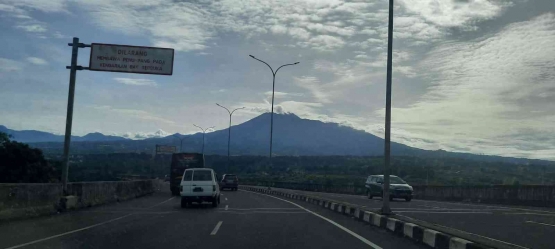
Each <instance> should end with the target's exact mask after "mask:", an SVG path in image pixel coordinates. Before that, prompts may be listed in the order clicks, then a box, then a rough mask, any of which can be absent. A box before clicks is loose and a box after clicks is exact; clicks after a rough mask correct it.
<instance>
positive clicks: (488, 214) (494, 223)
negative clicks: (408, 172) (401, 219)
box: [273, 188, 555, 249]
mask: <svg viewBox="0 0 555 249" xmlns="http://www.w3.org/2000/svg"><path fill="white" fill-rule="evenodd" d="M273 189H275V190H282V191H289V192H296V193H303V194H308V195H315V196H322V197H325V198H328V199H332V200H337V201H341V202H348V203H352V204H356V205H360V206H365V207H367V208H368V209H373V210H378V209H379V208H380V207H381V205H382V201H381V199H380V198H374V199H372V200H370V199H368V198H367V197H366V196H358V195H344V194H333V193H321V192H310V191H298V190H289V189H278V188H273ZM391 208H392V210H393V212H394V213H396V214H399V215H404V216H408V217H411V218H415V219H419V220H423V221H427V222H431V223H435V224H438V225H443V226H447V227H451V228H455V229H459V230H462V231H465V232H469V233H473V234H478V235H481V236H485V237H489V238H493V239H497V240H501V241H504V242H508V243H512V244H516V245H519V246H523V247H528V248H540V249H542V248H546V249H547V248H554V246H553V241H552V239H553V238H552V237H553V235H555V209H554V208H536V207H521V206H503V205H490V204H488V205H485V204H474V203H458V202H442V201H428V200H415V199H413V200H412V201H411V202H406V201H405V200H403V199H395V200H394V201H392V202H391Z"/></svg>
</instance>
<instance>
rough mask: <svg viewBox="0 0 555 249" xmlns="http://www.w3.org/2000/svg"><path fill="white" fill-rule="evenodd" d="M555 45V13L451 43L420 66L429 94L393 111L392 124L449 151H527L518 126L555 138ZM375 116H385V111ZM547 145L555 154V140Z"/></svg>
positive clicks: (380, 111)
mask: <svg viewBox="0 0 555 249" xmlns="http://www.w3.org/2000/svg"><path fill="white" fill-rule="evenodd" d="M554 43H555V15H554V14H552V13H549V14H544V15H541V16H539V17H537V18H534V19H532V20H529V21H524V22H519V23H514V24H511V25H508V26H507V27H505V28H504V29H503V30H501V31H500V32H499V33H497V34H492V35H487V36H484V37H482V38H479V39H476V40H472V41H468V42H445V43H444V44H443V45H441V46H439V47H437V48H436V49H434V50H433V51H431V52H430V53H429V54H428V55H427V57H426V58H425V59H424V60H423V61H422V63H421V64H420V65H419V68H418V69H417V70H418V71H419V72H422V73H421V74H420V76H422V77H425V78H428V79H430V81H431V85H430V86H429V87H428V89H429V91H428V92H427V93H425V94H424V95H423V96H422V97H421V99H420V100H419V101H418V102H417V103H415V104H413V105H411V106H409V107H406V108H398V107H397V108H393V110H392V113H393V114H392V123H393V124H396V125H397V126H398V127H400V128H402V129H404V130H407V131H408V132H409V133H410V134H411V135H412V136H414V137H428V138H429V139H431V140H434V141H437V142H438V143H439V144H441V146H444V147H447V148H456V147H464V148H470V150H471V151H472V152H474V153H477V152H483V151H480V150H482V149H484V150H486V151H488V153H491V154H505V155H511V153H513V154H512V155H516V154H515V153H517V151H520V152H519V153H524V152H522V151H521V149H519V147H522V148H523V147H526V146H528V147H530V146H529V145H526V144H524V143H525V141H523V140H519V139H516V138H515V137H514V136H512V135H511V134H518V133H519V132H515V131H518V130H522V129H525V128H527V129H532V130H536V131H537V133H538V134H540V133H541V134H543V135H542V136H555V128H553V126H552V122H553V120H555V111H554V110H553V109H552V108H551V106H553V105H555V99H549V98H542V96H545V95H543V94H544V93H555V86H553V82H554V81H555V70H554V69H555V66H553V65H554V64H555V59H554V58H555V47H554V46H549V45H547V44H554ZM540 98H541V101H539V100H538V99H540ZM532 111H535V112H532ZM538 111H539V112H538ZM376 113H377V114H379V115H380V116H383V109H381V110H379V111H377V112H376ZM500 137H502V138H503V139H499V138H500ZM484 141H485V142H484ZM528 142H529V141H528ZM532 142H538V140H536V141H532ZM484 144H486V145H488V146H489V147H488V146H485V145H484ZM543 148H545V149H549V150H551V151H552V152H555V144H553V143H543ZM542 153H544V152H542ZM525 154H526V156H527V157H538V156H539V155H536V154H534V152H531V151H528V152H525ZM520 155H522V154H520Z"/></svg>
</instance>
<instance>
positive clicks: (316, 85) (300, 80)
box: [293, 76, 331, 103]
mask: <svg viewBox="0 0 555 249" xmlns="http://www.w3.org/2000/svg"><path fill="white" fill-rule="evenodd" d="M293 80H294V82H295V84H296V85H297V86H299V87H302V88H304V89H306V90H308V91H309V92H310V93H311V94H312V96H313V97H314V98H315V99H316V100H317V101H318V102H320V103H330V102H331V100H330V98H329V95H328V94H327V93H325V92H324V91H322V90H323V89H322V86H321V84H320V81H319V80H318V78H316V77H309V76H304V77H293Z"/></svg>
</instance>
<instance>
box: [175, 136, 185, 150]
mask: <svg viewBox="0 0 555 249" xmlns="http://www.w3.org/2000/svg"><path fill="white" fill-rule="evenodd" d="M173 136H174V137H176V138H177V139H179V152H183V140H184V139H185V137H183V136H182V137H179V136H178V135H177V134H174V135H173Z"/></svg>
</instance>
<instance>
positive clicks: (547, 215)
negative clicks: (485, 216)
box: [503, 213, 555, 216]
mask: <svg viewBox="0 0 555 249" xmlns="http://www.w3.org/2000/svg"><path fill="white" fill-rule="evenodd" d="M503 214H507V215H540V216H555V215H553V214H538V213H503Z"/></svg>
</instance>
